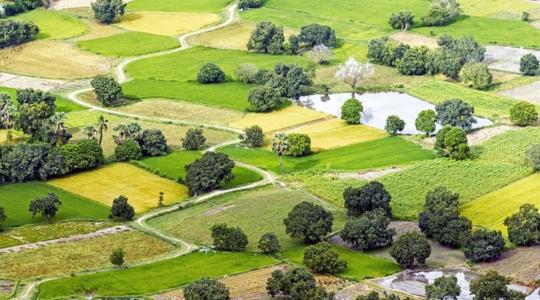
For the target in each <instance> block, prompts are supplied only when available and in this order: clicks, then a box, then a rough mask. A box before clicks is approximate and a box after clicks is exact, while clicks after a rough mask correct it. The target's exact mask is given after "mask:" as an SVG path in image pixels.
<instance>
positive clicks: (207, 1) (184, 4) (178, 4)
mask: <svg viewBox="0 0 540 300" xmlns="http://www.w3.org/2000/svg"><path fill="white" fill-rule="evenodd" d="M230 2H231V0H135V1H133V2H131V3H129V5H128V9H131V10H153V11H156V10H159V11H196V12H217V11H220V10H222V9H223V8H224V7H225V6H226V5H227V4H229V3H230Z"/></svg>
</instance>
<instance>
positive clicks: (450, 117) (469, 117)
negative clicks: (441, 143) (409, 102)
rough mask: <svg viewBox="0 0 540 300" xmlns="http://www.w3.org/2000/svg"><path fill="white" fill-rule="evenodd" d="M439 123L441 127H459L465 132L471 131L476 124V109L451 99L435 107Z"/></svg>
mask: <svg viewBox="0 0 540 300" xmlns="http://www.w3.org/2000/svg"><path fill="white" fill-rule="evenodd" d="M435 111H436V112H437V122H438V123H439V124H441V125H443V126H444V125H450V126H455V127H459V128H461V129H463V130H465V131H467V130H471V128H472V125H473V124H474V123H476V119H475V118H474V107H473V106H471V105H470V104H469V103H467V102H464V101H463V100H461V99H451V100H446V101H444V102H442V103H439V104H437V105H436V106H435Z"/></svg>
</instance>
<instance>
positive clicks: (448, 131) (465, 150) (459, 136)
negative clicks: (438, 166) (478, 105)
mask: <svg viewBox="0 0 540 300" xmlns="http://www.w3.org/2000/svg"><path fill="white" fill-rule="evenodd" d="M434 149H435V150H437V153H439V155H440V156H444V157H449V158H452V159H455V160H464V159H467V158H469V157H470V148H469V144H468V140H467V134H465V132H464V131H463V129H461V128H457V127H452V126H449V125H446V126H444V127H443V128H441V130H439V132H437V136H436V139H435V145H434Z"/></svg>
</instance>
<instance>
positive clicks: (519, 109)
mask: <svg viewBox="0 0 540 300" xmlns="http://www.w3.org/2000/svg"><path fill="white" fill-rule="evenodd" d="M510 121H512V124H514V125H517V126H535V125H536V124H537V123H538V112H537V111H536V107H535V106H534V105H533V104H531V103H529V102H527V101H520V102H517V103H516V104H514V105H513V106H512V108H510Z"/></svg>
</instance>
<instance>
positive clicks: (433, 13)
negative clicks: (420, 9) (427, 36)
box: [422, 0, 460, 26]
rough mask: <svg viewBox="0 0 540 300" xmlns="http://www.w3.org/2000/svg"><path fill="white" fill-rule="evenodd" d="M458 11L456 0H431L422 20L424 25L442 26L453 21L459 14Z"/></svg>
mask: <svg viewBox="0 0 540 300" xmlns="http://www.w3.org/2000/svg"><path fill="white" fill-rule="evenodd" d="M459 12H460V8H459V3H458V1H457V0H435V1H432V3H431V8H430V9H429V11H428V13H427V15H426V16H424V17H423V18H422V21H423V22H424V25H425V26H443V25H447V24H449V23H451V22H452V21H454V20H455V19H456V18H457V17H458V16H459Z"/></svg>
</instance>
